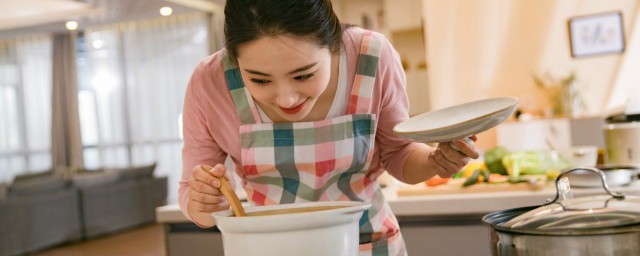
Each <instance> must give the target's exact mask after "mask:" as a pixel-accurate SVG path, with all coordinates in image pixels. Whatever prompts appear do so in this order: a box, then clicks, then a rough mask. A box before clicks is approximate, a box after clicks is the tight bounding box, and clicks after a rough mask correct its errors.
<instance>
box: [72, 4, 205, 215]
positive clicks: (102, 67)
mask: <svg viewBox="0 0 640 256" xmlns="http://www.w3.org/2000/svg"><path fill="white" fill-rule="evenodd" d="M207 41H208V39H207V18H206V16H205V15H202V14H194V15H187V16H176V17H168V18H162V19H158V20H152V21H143V22H131V23H126V24H118V25H115V26H108V27H101V28H93V29H89V30H86V31H85V33H84V35H81V36H80V37H79V38H78V55H77V56H78V74H79V76H78V105H79V111H80V128H81V131H82V143H83V146H84V161H85V163H84V164H85V167H87V168H99V167H113V166H129V165H142V164H148V163H151V162H157V163H158V167H157V169H156V173H155V175H156V176H168V177H169V201H170V202H171V201H175V200H177V190H178V189H177V185H178V180H179V179H180V176H181V171H180V170H181V169H182V153H181V150H182V141H181V139H180V134H179V116H180V114H181V112H182V105H183V100H184V93H185V91H186V87H187V83H188V82H189V78H190V77H191V73H192V72H193V70H194V68H195V67H196V65H197V63H198V62H199V61H200V60H201V59H202V58H204V57H206V56H207V55H208V44H207Z"/></svg>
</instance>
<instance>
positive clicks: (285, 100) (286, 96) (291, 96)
mask: <svg viewBox="0 0 640 256" xmlns="http://www.w3.org/2000/svg"><path fill="white" fill-rule="evenodd" d="M296 102H298V93H297V92H296V91H295V90H293V88H291V87H290V86H282V87H281V88H280V90H278V95H277V96H276V103H277V104H278V106H279V107H282V108H291V107H294V106H295V104H296Z"/></svg>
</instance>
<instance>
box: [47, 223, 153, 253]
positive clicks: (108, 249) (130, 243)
mask: <svg viewBox="0 0 640 256" xmlns="http://www.w3.org/2000/svg"><path fill="white" fill-rule="evenodd" d="M36 255H38V256H85V255H91V256H103V255H105V256H106V255H109V256H111V255H141V256H145V255H153V256H163V255H165V250H164V235H163V227H162V225H160V224H152V225H148V226H143V227H140V228H137V229H132V230H128V231H126V232H124V233H121V234H116V235H110V236H105V237H102V238H96V239H93V240H90V241H86V242H82V243H74V244H70V245H65V246H62V247H57V248H53V249H50V250H47V251H43V252H40V253H37V254H36Z"/></svg>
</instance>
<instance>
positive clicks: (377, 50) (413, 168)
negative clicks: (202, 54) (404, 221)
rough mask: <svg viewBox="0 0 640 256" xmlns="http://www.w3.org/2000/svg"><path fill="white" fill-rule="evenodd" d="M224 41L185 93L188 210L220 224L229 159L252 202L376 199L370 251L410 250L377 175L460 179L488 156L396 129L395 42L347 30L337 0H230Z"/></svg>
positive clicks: (398, 70)
mask: <svg viewBox="0 0 640 256" xmlns="http://www.w3.org/2000/svg"><path fill="white" fill-rule="evenodd" d="M225 40H226V49H224V50H222V51H219V52H217V53H215V54H213V55H211V56H209V57H208V58H206V59H205V60H203V61H202V62H201V63H200V65H199V66H198V67H197V68H196V70H195V71H194V73H193V76H192V78H191V81H190V83H189V86H188V89H187V93H186V96H185V105H184V114H183V118H184V149H183V175H182V181H181V182H180V191H179V197H180V205H181V208H182V210H183V212H184V213H185V215H186V216H188V217H189V218H190V219H191V220H192V221H193V222H195V223H196V224H198V225H199V226H202V227H209V226H212V225H214V223H213V219H212V218H211V215H210V213H211V212H215V211H220V210H225V209H228V208H229V203H228V202H227V201H226V200H225V198H224V197H223V196H222V194H221V192H220V190H219V188H220V182H219V181H218V180H217V179H218V178H221V177H224V178H226V179H229V173H228V172H227V170H226V168H225V167H224V165H223V164H222V163H224V160H225V158H226V157H227V156H230V157H231V159H232V160H233V162H234V163H235V165H236V170H235V171H236V173H237V174H238V175H239V177H241V179H242V184H243V187H244V189H245V190H246V192H247V196H248V200H249V201H250V202H251V203H252V204H254V205H271V204H286V203H298V202H308V201H332V200H333V201H336V200H351V201H367V202H371V203H372V207H371V209H369V210H368V211H365V212H364V214H363V216H362V218H361V220H360V243H361V245H360V252H361V255H404V254H406V252H405V248H404V242H403V240H402V237H401V234H400V232H399V227H398V222H397V220H396V218H395V216H394V215H393V213H392V212H391V209H390V208H389V205H388V204H387V202H386V200H385V198H384V196H383V195H382V193H381V191H380V187H379V185H378V182H377V180H376V179H377V177H379V176H380V174H382V173H383V172H384V171H385V170H386V171H388V172H389V173H390V174H391V175H393V176H394V177H395V178H397V179H399V180H401V181H403V182H407V183H414V184H415V183H418V182H422V181H425V180H427V179H428V178H430V177H432V176H434V175H440V176H441V177H449V176H451V175H453V174H454V173H456V172H457V171H458V170H460V169H461V168H462V167H463V166H464V165H465V164H466V163H467V162H468V161H469V158H477V157H478V152H477V150H476V148H475V147H473V146H472V145H467V144H465V143H464V142H462V141H456V142H455V144H456V146H457V147H458V148H459V150H460V151H456V150H453V149H452V148H451V147H450V146H449V144H448V143H442V144H440V145H438V147H437V148H431V147H429V146H427V145H425V144H421V143H413V142H410V141H406V140H404V139H402V138H399V137H397V136H396V135H395V134H394V133H393V131H392V130H393V127H394V126H395V125H396V124H397V123H399V122H401V121H403V120H406V119H407V118H408V113H407V112H408V100H407V95H406V91H405V75H404V72H403V70H402V66H401V64H400V59H399V57H398V54H397V52H396V51H395V50H394V49H393V47H392V46H391V44H390V43H389V42H388V41H387V40H386V39H385V38H384V37H383V36H381V35H380V34H377V33H374V32H371V31H367V30H364V29H361V28H357V27H350V28H343V27H342V26H341V24H340V22H339V21H338V18H337V17H336V15H335V13H334V12H333V10H332V7H331V3H330V1H329V0H305V1H300V0H283V1H260V0H244V1H239V0H228V1H227V2H226V6H225ZM473 139H474V140H475V139H476V138H475V136H474V137H473ZM203 165H207V166H214V168H213V170H212V171H210V172H207V171H205V169H208V168H203Z"/></svg>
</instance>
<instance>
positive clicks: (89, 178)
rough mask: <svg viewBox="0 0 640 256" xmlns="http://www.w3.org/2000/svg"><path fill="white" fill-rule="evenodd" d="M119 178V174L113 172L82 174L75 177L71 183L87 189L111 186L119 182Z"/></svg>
mask: <svg viewBox="0 0 640 256" xmlns="http://www.w3.org/2000/svg"><path fill="white" fill-rule="evenodd" d="M118 178H119V176H118V174H117V173H113V172H82V173H77V174H76V175H73V177H72V178H71V181H72V182H73V185H74V186H76V187H79V188H86V187H93V186H99V185H104V184H109V183H112V182H115V181H117V180H118Z"/></svg>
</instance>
